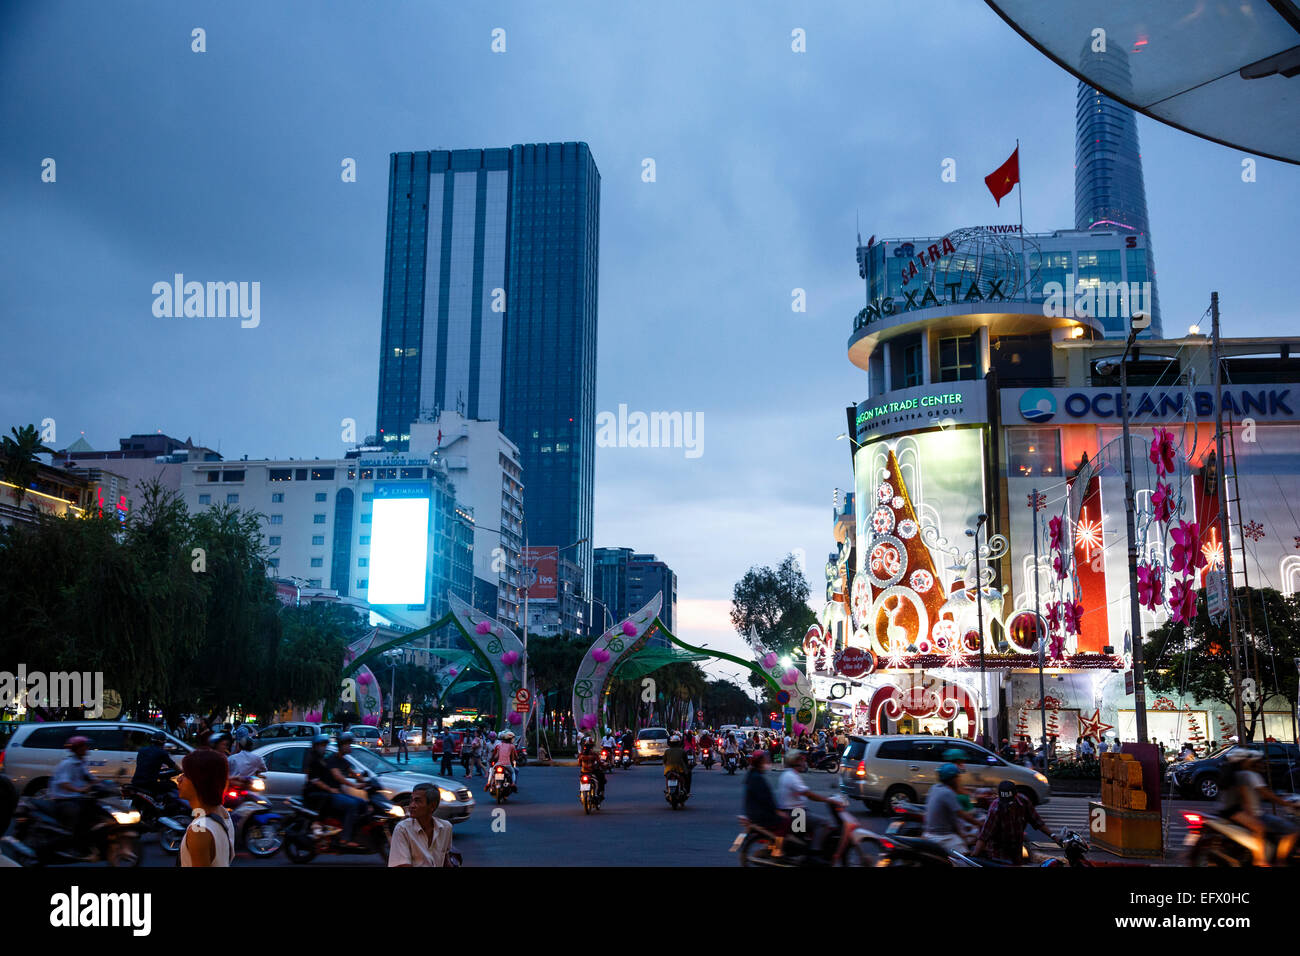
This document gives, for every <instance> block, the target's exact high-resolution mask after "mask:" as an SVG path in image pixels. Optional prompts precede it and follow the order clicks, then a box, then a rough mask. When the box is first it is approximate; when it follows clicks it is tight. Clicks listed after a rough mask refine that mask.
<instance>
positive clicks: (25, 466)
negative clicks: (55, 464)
mask: <svg viewBox="0 0 1300 956" xmlns="http://www.w3.org/2000/svg"><path fill="white" fill-rule="evenodd" d="M9 431H11V432H12V433H13V438H10V437H9V436H8V435H5V436H4V437H3V438H0V456H3V457H4V463H3V465H0V470H3V473H4V476H5V480H6V481H8V482H10V483H12V484H14V485H17V486H18V490H17V492H15V494H14V497H15V498H17V499H18V504H19V505H20V506H21V505H22V503H23V498H24V497H26V495H27V489H28V487H29V486H30V485H31V483H32V482H33V481H35V480H36V476H37V474H39V473H40V466H41V463H40V461H38V460H37V458H36V456H37V455H53V454H54V449H53V448H46V447H45V445H44V444H43V443H42V442H41V433H40V432H39V431H37V430H36V426H35V425H24V426H23V427H22V428H21V429H19V428H17V427H16V426H15V427H12V428H10V429H9Z"/></svg>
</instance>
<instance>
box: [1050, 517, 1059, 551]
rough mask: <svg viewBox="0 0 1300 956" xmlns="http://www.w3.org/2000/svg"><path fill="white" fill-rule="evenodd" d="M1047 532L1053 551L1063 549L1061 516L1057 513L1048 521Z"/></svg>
mask: <svg viewBox="0 0 1300 956" xmlns="http://www.w3.org/2000/svg"><path fill="white" fill-rule="evenodd" d="M1047 533H1048V535H1049V536H1050V541H1049V546H1050V547H1051V549H1052V550H1053V551H1060V550H1061V516H1060V515H1057V516H1056V517H1055V518H1053V519H1052V520H1051V521H1049V522H1047Z"/></svg>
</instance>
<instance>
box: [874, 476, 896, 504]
mask: <svg viewBox="0 0 1300 956" xmlns="http://www.w3.org/2000/svg"><path fill="white" fill-rule="evenodd" d="M885 477H886V478H888V477H889V473H888V472H886V473H885ZM876 497H877V498H879V499H880V500H881V501H882V502H885V501H890V500H892V499H893V497H894V486H893V485H891V484H890V483H889V482H887V481H882V482H881V483H880V487H879V488H877V489H876Z"/></svg>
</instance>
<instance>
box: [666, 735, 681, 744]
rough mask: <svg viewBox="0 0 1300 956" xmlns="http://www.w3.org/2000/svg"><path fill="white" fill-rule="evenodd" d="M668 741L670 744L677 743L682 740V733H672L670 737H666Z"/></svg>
mask: <svg viewBox="0 0 1300 956" xmlns="http://www.w3.org/2000/svg"><path fill="white" fill-rule="evenodd" d="M668 742H669V743H670V744H679V743H681V742H682V735H681V734H673V735H672V736H671V737H669V738H668Z"/></svg>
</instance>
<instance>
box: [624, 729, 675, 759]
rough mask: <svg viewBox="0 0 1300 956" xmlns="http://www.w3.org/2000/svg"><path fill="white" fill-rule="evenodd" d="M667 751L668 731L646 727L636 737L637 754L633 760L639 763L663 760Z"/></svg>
mask: <svg viewBox="0 0 1300 956" xmlns="http://www.w3.org/2000/svg"><path fill="white" fill-rule="evenodd" d="M667 749H668V731H667V730H666V729H665V728H663V727H646V728H644V729H643V730H641V731H639V732H638V733H637V735H636V753H635V754H633V755H632V759H633V760H635V761H636V762H637V763H640V762H641V761H642V760H663V759H664V751H666V750H667Z"/></svg>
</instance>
